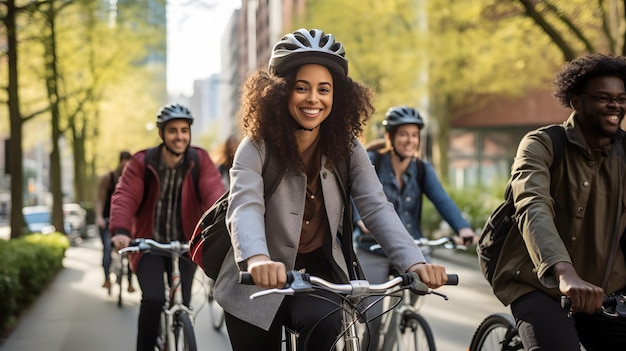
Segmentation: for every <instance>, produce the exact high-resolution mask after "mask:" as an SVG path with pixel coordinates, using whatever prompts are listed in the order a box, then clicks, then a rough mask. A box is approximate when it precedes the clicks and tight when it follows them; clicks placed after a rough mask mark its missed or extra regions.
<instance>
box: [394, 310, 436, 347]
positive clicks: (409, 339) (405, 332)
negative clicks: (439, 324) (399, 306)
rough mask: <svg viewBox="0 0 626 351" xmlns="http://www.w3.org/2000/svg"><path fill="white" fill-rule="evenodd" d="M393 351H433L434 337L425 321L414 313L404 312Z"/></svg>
mask: <svg viewBox="0 0 626 351" xmlns="http://www.w3.org/2000/svg"><path fill="white" fill-rule="evenodd" d="M398 328H400V330H399V333H398V334H397V338H396V339H395V340H394V343H393V347H392V349H393V350H402V351H435V350H436V347H435V336H434V335H433V331H432V329H431V328H430V325H429V324H428V322H426V319H425V318H424V317H422V316H421V315H420V314H418V313H417V312H415V311H405V312H404V313H402V318H401V320H400V324H399V325H398Z"/></svg>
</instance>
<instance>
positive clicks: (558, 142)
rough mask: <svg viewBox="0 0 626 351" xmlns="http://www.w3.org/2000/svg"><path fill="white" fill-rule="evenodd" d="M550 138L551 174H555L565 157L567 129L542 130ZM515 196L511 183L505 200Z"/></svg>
mask: <svg viewBox="0 0 626 351" xmlns="http://www.w3.org/2000/svg"><path fill="white" fill-rule="evenodd" d="M542 130H543V131H545V132H546V133H547V134H548V135H549V136H550V141H551V142H552V163H551V164H550V173H551V174H552V173H554V171H555V170H556V168H557V167H558V165H559V163H561V160H562V159H563V157H564V156H565V143H566V142H567V138H566V136H565V128H563V126H561V125H559V124H554V125H550V126H547V127H544V128H542ZM512 196H513V193H512V189H511V184H510V183H509V184H508V185H507V187H506V190H505V195H504V197H505V199H508V198H510V197H512Z"/></svg>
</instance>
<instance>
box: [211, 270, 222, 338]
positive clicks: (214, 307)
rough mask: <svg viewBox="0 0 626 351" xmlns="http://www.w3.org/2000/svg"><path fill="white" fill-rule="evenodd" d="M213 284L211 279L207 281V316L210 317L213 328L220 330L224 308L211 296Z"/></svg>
mask: <svg viewBox="0 0 626 351" xmlns="http://www.w3.org/2000/svg"><path fill="white" fill-rule="evenodd" d="M214 284H215V282H213V281H212V280H211V281H209V289H208V290H209V293H208V294H207V299H208V301H209V316H210V317H211V325H212V326H213V329H215V330H220V329H221V328H222V325H223V324H224V310H223V309H222V307H221V306H220V305H219V304H218V303H217V302H216V301H215V299H214V298H213V289H214Z"/></svg>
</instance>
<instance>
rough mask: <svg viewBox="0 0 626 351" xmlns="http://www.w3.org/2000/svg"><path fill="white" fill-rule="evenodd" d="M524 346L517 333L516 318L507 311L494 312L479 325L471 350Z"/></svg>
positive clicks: (511, 350) (493, 350)
mask: <svg viewBox="0 0 626 351" xmlns="http://www.w3.org/2000/svg"><path fill="white" fill-rule="evenodd" d="M523 349H524V346H523V345H522V341H521V339H520V338H519V335H518V334H517V328H516V327H515V319H513V316H511V315H510V314H507V313H494V314H490V315H489V316H487V317H486V318H485V319H483V321H482V322H481V323H480V324H479V325H478V328H477V329H476V332H475V333H474V336H473V337H472V342H471V344H470V348H469V350H470V351H514V350H523Z"/></svg>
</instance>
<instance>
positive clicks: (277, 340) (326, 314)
mask: <svg viewBox="0 0 626 351" xmlns="http://www.w3.org/2000/svg"><path fill="white" fill-rule="evenodd" d="M311 295H317V296H318V297H314V296H309V295H304V294H303V295H294V296H286V297H285V299H284V301H283V303H282V305H281V306H280V309H279V310H278V313H277V314H276V316H275V317H274V320H273V322H272V326H271V327H270V329H269V331H265V330H263V329H261V328H259V327H256V326H254V325H252V324H249V323H247V322H244V321H242V320H241V319H238V318H237V317H234V316H233V315H231V314H229V313H225V321H226V328H227V329H228V335H229V337H230V343H231V346H232V348H233V351H259V350H280V349H281V340H282V326H283V325H285V326H287V327H288V328H290V329H291V330H296V331H298V333H300V337H299V338H298V350H311V351H317V350H331V349H332V347H333V345H334V344H335V339H336V338H337V335H339V332H340V330H341V313H340V312H339V311H338V307H337V304H340V303H341V301H340V300H339V298H338V297H337V296H336V295H334V294H331V293H328V292H324V291H316V292H314V293H312V294H311ZM320 297H322V298H320ZM324 298H329V299H332V301H334V302H335V303H332V302H329V301H326V300H324ZM318 322H319V324H317V323H318ZM305 347H306V348H305Z"/></svg>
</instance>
